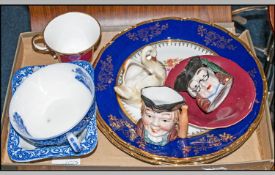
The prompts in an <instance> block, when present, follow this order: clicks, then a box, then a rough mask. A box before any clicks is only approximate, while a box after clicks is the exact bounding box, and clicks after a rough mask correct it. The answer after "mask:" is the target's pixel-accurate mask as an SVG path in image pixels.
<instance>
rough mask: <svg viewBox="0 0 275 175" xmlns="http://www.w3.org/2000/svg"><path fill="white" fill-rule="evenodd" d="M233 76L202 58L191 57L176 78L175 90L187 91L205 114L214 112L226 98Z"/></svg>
mask: <svg viewBox="0 0 275 175" xmlns="http://www.w3.org/2000/svg"><path fill="white" fill-rule="evenodd" d="M232 83H233V76H232V75H230V74H229V73H228V72H226V71H225V70H224V69H222V68H221V67H220V66H218V65H216V64H215V63H213V62H210V61H208V60H207V59H205V58H203V57H201V58H200V57H198V56H196V57H192V58H190V60H189V62H188V64H187V65H186V67H185V68H184V69H183V71H182V72H181V73H180V75H178V76H177V79H176V81H175V86H174V87H175V89H176V90H177V91H187V92H188V93H189V95H191V96H192V97H193V98H196V100H197V104H198V106H199V107H200V108H201V109H202V110H203V111H204V112H206V113H209V112H212V111H213V110H215V109H216V108H217V107H218V106H219V105H220V104H221V103H222V102H223V101H224V99H225V98H226V96H227V95H228V93H229V90H230V89H231V86H232Z"/></svg>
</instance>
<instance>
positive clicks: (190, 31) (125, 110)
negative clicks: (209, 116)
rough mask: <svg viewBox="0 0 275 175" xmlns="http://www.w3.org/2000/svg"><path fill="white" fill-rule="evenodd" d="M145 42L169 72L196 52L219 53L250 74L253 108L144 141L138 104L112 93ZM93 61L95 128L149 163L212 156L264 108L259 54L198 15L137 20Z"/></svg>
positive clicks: (238, 139) (247, 131)
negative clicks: (215, 124) (226, 120)
mask: <svg viewBox="0 0 275 175" xmlns="http://www.w3.org/2000/svg"><path fill="white" fill-rule="evenodd" d="M147 45H153V46H154V47H156V49H157V54H158V55H157V59H158V60H159V61H161V62H162V63H163V64H164V65H165V67H166V70H167V72H169V71H171V69H173V67H174V66H175V65H177V64H178V63H179V62H180V61H182V60H183V59H185V58H188V57H191V56H195V55H219V56H222V57H225V58H227V59H229V60H231V61H232V62H234V63H235V64H236V65H238V66H239V67H240V68H242V69H243V70H244V71H245V72H246V73H247V74H248V75H249V76H250V77H251V79H252V80H253V84H254V87H255V94H256V97H255V100H254V101H252V104H251V110H250V111H247V115H245V114H244V116H243V119H242V120H240V121H238V122H237V123H236V124H234V125H230V126H229V125H228V127H224V128H219V129H211V130H205V129H202V128H199V127H193V126H192V125H189V126H190V127H189V131H188V138H186V139H176V140H174V141H172V142H169V143H168V144H167V145H165V146H155V145H152V144H148V143H145V142H144V141H143V140H142V139H141V138H140V137H139V136H138V135H137V134H136V132H135V129H136V123H137V120H138V119H139V118H140V112H139V110H140V109H138V108H135V107H132V106H129V105H127V104H125V103H124V102H123V101H122V100H121V99H120V97H118V96H117V95H116V93H115V91H114V86H116V85H118V84H120V83H121V77H122V75H123V64H125V61H126V60H127V59H136V60H137V61H138V60H139V58H140V54H141V50H142V49H143V48H144V47H145V46H147ZM94 65H95V85H96V99H97V107H98V111H97V120H98V125H99V129H100V130H101V131H102V132H103V133H104V135H105V136H106V137H107V138H108V139H109V140H110V141H111V143H113V144H114V145H116V146H117V147H118V148H120V149H121V150H122V151H124V152H126V153H128V154H129V155H131V156H133V157H135V158H138V159H140V160H143V161H145V162H148V163H152V164H186V163H191V162H212V161H215V160H217V159H219V158H221V157H223V156H225V155H228V154H229V153H231V152H233V151H234V150H236V149H237V148H238V147H240V146H241V144H243V143H244V142H245V141H246V140H247V139H248V138H249V136H250V135H251V134H252V133H253V131H254V130H255V128H256V127H257V125H258V123H259V121H260V119H261V116H262V113H263V109H264V101H265V99H266V92H267V91H266V80H265V77H264V73H263V70H262V68H261V65H260V62H259V61H258V59H257V58H256V57H255V56H254V55H253V54H252V52H251V51H250V50H249V49H248V47H247V46H246V45H245V44H244V43H243V42H242V41H240V40H239V39H238V38H237V37H236V36H234V35H233V34H231V33H229V32H228V31H227V30H225V29H223V28H222V27H219V26H217V25H214V24H208V23H206V22H202V21H200V20H195V19H181V18H162V19H155V20H150V21H145V22H142V23H139V24H137V25H135V26H132V27H130V28H128V29H126V30H124V31H122V32H121V33H119V34H117V35H116V36H115V37H114V38H113V39H112V40H111V41H110V42H109V43H108V44H107V45H106V46H105V47H104V48H103V49H102V50H101V52H100V54H99V55H98V57H97V60H96V61H95V63H94ZM253 93H254V92H253ZM240 98H242V97H240ZM200 122H202V121H200ZM234 123H235V122H234ZM231 124H232V123H231Z"/></svg>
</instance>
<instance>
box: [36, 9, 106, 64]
mask: <svg viewBox="0 0 275 175" xmlns="http://www.w3.org/2000/svg"><path fill="white" fill-rule="evenodd" d="M100 36H101V29H100V25H99V23H98V22H97V21H96V19H94V18H93V17H92V16H90V15H88V14H85V13H80V12H69V13H65V14H62V15H60V16H57V17H56V18H54V19H53V20H52V21H50V22H49V23H48V25H47V26H46V27H45V29H44V31H43V35H40V34H38V35H35V36H34V37H33V41H32V44H33V48H34V50H35V51H38V52H42V53H43V52H44V53H50V54H52V55H54V57H57V58H59V59H60V61H61V62H69V61H75V60H86V61H89V60H90V58H92V54H93V49H94V45H95V44H96V43H97V41H98V40H99V38H100ZM41 40H42V41H41ZM42 44H44V45H45V46H41V45H42Z"/></svg>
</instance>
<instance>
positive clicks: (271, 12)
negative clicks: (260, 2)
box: [268, 5, 275, 31]
mask: <svg viewBox="0 0 275 175" xmlns="http://www.w3.org/2000/svg"><path fill="white" fill-rule="evenodd" d="M274 8H275V6H274V5H270V6H268V12H269V20H270V23H271V26H272V29H273V31H275V24H274V23H275V22H274V20H275V17H274V16H275V11H274Z"/></svg>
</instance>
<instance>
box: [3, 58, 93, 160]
mask: <svg viewBox="0 0 275 175" xmlns="http://www.w3.org/2000/svg"><path fill="white" fill-rule="evenodd" d="M73 64H77V65H78V66H81V67H82V68H84V69H85V70H86V71H87V72H89V74H90V75H92V72H91V71H92V69H90V66H89V64H88V63H85V62H77V63H73ZM41 67H45V66H29V67H25V68H22V69H20V70H18V71H17V72H16V74H15V76H14V78H13V79H12V92H13V94H14V93H15V91H16V90H17V88H18V87H19V86H20V85H21V84H22V82H23V81H24V79H26V77H28V76H29V75H31V74H33V72H35V71H37V70H39V69H40V68H41ZM93 107H94V106H92V107H91V108H90V110H89V112H88V113H87V114H86V116H85V118H87V119H88V120H87V121H89V122H88V125H87V126H86V127H85V129H84V130H83V131H81V132H80V134H79V136H78V137H77V138H78V140H79V142H80V146H81V148H82V150H81V151H80V152H78V153H76V152H75V151H74V150H73V149H72V148H71V147H70V145H69V144H68V143H63V144H62V145H59V144H55V145H48V146H43V147H36V146H35V145H34V144H32V143H30V142H29V140H27V141H26V140H25V139H24V138H22V137H21V136H20V135H19V134H18V133H17V132H16V131H15V130H14V128H13V127H12V125H11V126H10V129H9V136H8V144H7V152H8V155H9V157H10V159H11V160H13V161H16V162H30V161H37V160H41V159H48V158H62V157H74V156H82V155H86V154H88V153H90V152H92V151H93V150H94V149H95V148H96V145H97V142H98V140H97V126H96V113H95V110H94V109H93Z"/></svg>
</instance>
